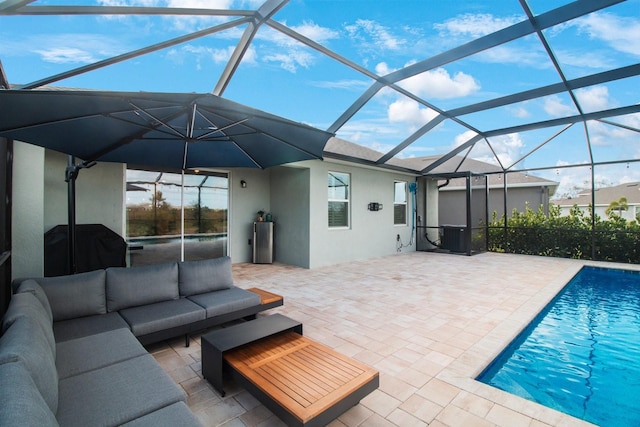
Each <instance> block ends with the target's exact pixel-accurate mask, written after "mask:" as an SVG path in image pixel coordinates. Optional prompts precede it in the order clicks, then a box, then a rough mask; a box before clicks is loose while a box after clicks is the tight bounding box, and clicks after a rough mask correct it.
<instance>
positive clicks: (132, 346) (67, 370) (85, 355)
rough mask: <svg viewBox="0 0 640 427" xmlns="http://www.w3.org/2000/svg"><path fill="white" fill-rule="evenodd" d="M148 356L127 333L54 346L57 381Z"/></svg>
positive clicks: (125, 331)
mask: <svg viewBox="0 0 640 427" xmlns="http://www.w3.org/2000/svg"><path fill="white" fill-rule="evenodd" d="M145 354H148V353H147V350H145V348H144V347H143V346H142V344H140V342H139V341H138V340H137V339H136V338H135V337H134V336H133V334H132V333H131V331H130V330H129V329H117V330H115V331H108V332H103V333H100V334H96V335H90V336H87V337H83V338H77V339H74V340H69V341H64V342H61V343H58V357H57V358H56V367H57V369H58V378H59V379H60V380H62V379H64V378H68V377H71V376H73V375H78V374H82V373H84V372H89V371H93V370H94V369H99V368H104V367H105V366H109V365H113V364H114V363H118V362H122V361H123V360H128V359H133V358H134V357H138V356H142V355H145Z"/></svg>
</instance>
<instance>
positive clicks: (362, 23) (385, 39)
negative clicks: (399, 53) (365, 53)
mask: <svg viewBox="0 0 640 427" xmlns="http://www.w3.org/2000/svg"><path fill="white" fill-rule="evenodd" d="M345 30H346V31H347V33H348V34H349V38H350V39H351V40H353V41H355V42H357V43H358V45H359V47H360V48H366V49H378V50H383V51H396V50H399V49H401V48H402V47H403V46H404V45H405V44H406V40H404V39H403V38H401V37H398V36H396V35H394V34H392V32H391V30H389V28H387V27H385V26H383V25H380V24H378V23H377V22H375V21H372V20H367V19H359V20H357V21H356V23H355V24H352V25H347V26H345Z"/></svg>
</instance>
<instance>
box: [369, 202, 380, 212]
mask: <svg viewBox="0 0 640 427" xmlns="http://www.w3.org/2000/svg"><path fill="white" fill-rule="evenodd" d="M367 208H368V209H369V210H370V211H373V212H377V211H381V210H382V203H377V202H371V203H369V205H368V206H367Z"/></svg>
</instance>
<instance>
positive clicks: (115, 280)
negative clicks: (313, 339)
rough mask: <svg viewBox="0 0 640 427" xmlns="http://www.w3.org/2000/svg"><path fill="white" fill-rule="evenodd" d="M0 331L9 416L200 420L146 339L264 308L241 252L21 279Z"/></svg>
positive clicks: (1, 411) (10, 419) (71, 422)
mask: <svg viewBox="0 0 640 427" xmlns="http://www.w3.org/2000/svg"><path fill="white" fill-rule="evenodd" d="M13 290H14V294H13V296H12V298H11V302H10V304H9V307H8V309H7V312H6V314H5V316H4V318H3V321H2V337H0V425H11V426H33V425H38V426H47V425H61V426H91V425H101V426H108V425H113V426H115V425H123V424H124V425H131V426H174V425H181V426H190V425H200V424H199V423H198V421H197V419H196V418H195V416H194V415H193V413H191V411H190V410H189V409H188V407H187V406H186V404H185V399H186V396H185V394H184V391H183V390H182V389H181V388H180V387H179V386H178V385H176V384H175V382H174V381H173V380H172V379H171V378H170V377H169V376H168V375H167V374H166V373H165V372H164V371H163V370H162V368H161V367H160V366H159V365H158V363H157V362H156V361H155V359H154V358H153V356H151V355H150V354H149V353H148V352H147V350H146V349H145V348H144V347H143V345H142V344H146V343H151V342H154V341H158V340H163V339H166V338H170V337H175V336H180V335H182V334H185V335H187V336H188V334H190V333H192V332H195V331H198V330H201V329H203V328H207V327H210V326H213V325H216V324H220V323H223V322H227V321H229V320H234V319H239V318H241V317H247V316H252V315H255V314H256V313H257V312H259V311H260V310H261V309H262V308H261V304H260V297H259V296H258V295H256V294H254V293H252V292H249V291H246V290H244V289H240V288H238V287H235V286H234V285H233V278H232V274H231V260H230V259H229V258H228V257H224V258H218V259H214V260H205V261H193V262H179V263H166V264H160V265H155V266H148V267H134V268H120V267H118V268H108V269H106V270H98V271H94V272H89V273H82V274H77V275H71V276H60V277H48V278H37V279H21V280H15V281H14V283H13Z"/></svg>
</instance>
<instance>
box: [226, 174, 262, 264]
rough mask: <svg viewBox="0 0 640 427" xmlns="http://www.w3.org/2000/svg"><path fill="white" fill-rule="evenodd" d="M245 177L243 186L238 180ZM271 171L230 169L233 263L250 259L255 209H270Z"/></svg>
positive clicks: (256, 211)
mask: <svg viewBox="0 0 640 427" xmlns="http://www.w3.org/2000/svg"><path fill="white" fill-rule="evenodd" d="M242 180H244V181H246V183H247V187H246V188H242V187H241V185H240V181H242ZM270 180H271V178H270V171H269V170H261V169H244V168H242V169H233V170H231V171H230V172H229V191H230V194H231V195H230V201H229V256H230V257H231V260H232V261H233V262H234V263H237V262H251V261H252V260H253V252H252V245H251V244H250V243H249V242H250V239H253V222H254V221H255V220H256V218H257V217H258V211H259V210H264V211H265V212H269V211H270V210H271V195H270V194H271V188H270Z"/></svg>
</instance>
